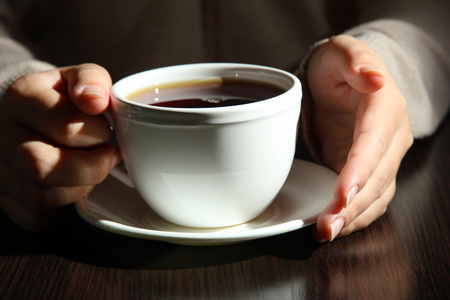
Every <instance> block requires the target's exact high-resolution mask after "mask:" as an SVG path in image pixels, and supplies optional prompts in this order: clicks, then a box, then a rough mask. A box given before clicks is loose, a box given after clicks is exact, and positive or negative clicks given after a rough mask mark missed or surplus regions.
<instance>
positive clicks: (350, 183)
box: [334, 89, 413, 207]
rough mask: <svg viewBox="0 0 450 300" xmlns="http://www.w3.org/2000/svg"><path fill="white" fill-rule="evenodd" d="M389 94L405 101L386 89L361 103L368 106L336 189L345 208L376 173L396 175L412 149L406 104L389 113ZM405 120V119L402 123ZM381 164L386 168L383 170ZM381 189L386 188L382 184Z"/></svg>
mask: <svg viewBox="0 0 450 300" xmlns="http://www.w3.org/2000/svg"><path fill="white" fill-rule="evenodd" d="M388 94H389V95H391V96H390V97H399V98H400V97H401V99H403V97H402V96H401V94H399V93H398V95H395V93H394V92H390V91H385V90H384V89H383V91H380V92H378V93H375V94H372V95H370V96H367V98H371V99H370V100H367V101H365V103H362V104H363V106H365V107H364V110H363V113H360V114H361V116H357V118H356V126H355V132H354V142H353V145H352V146H351V148H350V151H349V153H348V156H347V161H346V163H345V166H344V168H343V169H342V171H341V172H340V174H339V177H338V179H337V181H336V184H335V189H334V195H335V199H336V201H337V202H338V203H340V205H342V206H343V207H346V206H348V205H349V204H350V202H351V201H352V198H353V197H354V196H355V195H356V193H357V192H358V191H360V190H362V189H363V188H364V186H365V185H366V183H367V181H368V180H369V178H371V177H372V176H373V174H374V172H375V170H376V169H379V170H391V171H390V174H395V173H396V172H397V170H398V167H399V164H400V161H401V159H402V158H403V156H404V155H405V154H406V151H407V150H408V149H409V147H410V146H411V145H412V142H413V138H412V134H411V130H410V129H409V122H408V120H407V113H406V103H405V101H403V102H402V101H398V102H400V103H401V104H400V105H398V107H397V108H396V109H390V108H388V107H386V103H387V101H384V99H386V98H387V99H389V96H388ZM402 116H404V118H406V119H405V120H403V119H402ZM393 141H395V142H393ZM388 151H389V154H387V153H388ZM383 159H384V160H385V162H384V164H382V160H383ZM386 162H388V163H387V164H386ZM381 164H382V165H383V167H380V165H381ZM380 178H382V177H380ZM379 187H380V188H383V187H384V184H383V183H382V182H381V181H380V184H379ZM381 191H383V190H381Z"/></svg>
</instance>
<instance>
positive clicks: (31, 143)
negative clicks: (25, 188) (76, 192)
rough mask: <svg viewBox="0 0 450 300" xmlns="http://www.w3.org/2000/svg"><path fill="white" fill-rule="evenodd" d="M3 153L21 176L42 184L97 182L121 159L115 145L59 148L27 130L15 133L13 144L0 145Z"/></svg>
mask: <svg viewBox="0 0 450 300" xmlns="http://www.w3.org/2000/svg"><path fill="white" fill-rule="evenodd" d="M18 130H19V129H18ZM0 154H1V157H2V158H3V161H5V162H7V163H8V164H9V165H10V166H11V168H13V169H15V170H17V172H18V173H19V174H20V175H21V176H23V177H25V178H27V179H28V180H30V181H32V182H34V183H36V184H38V185H40V186H88V185H95V184H98V183H100V182H102V181H103V180H104V179H105V178H106V176H107V175H108V173H109V171H110V169H111V167H112V166H113V165H115V164H117V162H119V161H120V153H119V152H118V150H116V148H115V147H113V146H109V145H105V146H101V147H98V148H95V149H93V150H79V149H68V148H59V147H55V146H53V145H52V144H51V143H48V141H46V140H43V139H42V138H41V137H40V136H38V135H36V134H34V133H32V132H27V131H25V132H19V133H18V134H15V135H11V136H10V139H9V143H6V144H5V145H3V147H0Z"/></svg>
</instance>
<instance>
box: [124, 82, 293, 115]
mask: <svg viewBox="0 0 450 300" xmlns="http://www.w3.org/2000/svg"><path fill="white" fill-rule="evenodd" d="M285 91H286V90H285V89H283V88H281V87H279V86H277V85H275V84H272V83H265V82H261V81H254V80H246V79H237V78H210V79H204V80H196V81H186V82H174V83H170V84H161V85H154V86H149V87H147V88H144V89H141V90H138V91H136V92H133V93H131V94H129V95H128V96H127V98H128V99H129V100H132V101H135V102H139V103H144V104H148V105H152V106H161V107H176V108H211V107H223V106H232V105H242V104H248V103H252V102H256V101H262V100H266V99H271V98H273V97H276V96H278V95H280V94H282V93H284V92H285Z"/></svg>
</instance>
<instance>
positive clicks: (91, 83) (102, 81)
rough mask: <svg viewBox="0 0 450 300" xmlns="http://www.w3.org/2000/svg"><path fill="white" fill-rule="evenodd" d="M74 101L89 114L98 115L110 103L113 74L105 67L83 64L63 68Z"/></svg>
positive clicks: (69, 92) (81, 109) (70, 95)
mask: <svg viewBox="0 0 450 300" xmlns="http://www.w3.org/2000/svg"><path fill="white" fill-rule="evenodd" d="M62 76H63V78H64V80H65V81H66V82H67V86H68V88H69V90H68V94H69V97H70V99H71V101H72V103H73V104H74V105H75V106H76V107H77V108H78V109H79V110H80V111H82V112H84V113H85V114H88V115H98V114H100V113H102V112H103V111H105V110H106V108H107V107H108V105H109V90H110V88H111V85H112V81H111V76H110V75H109V73H108V71H106V70H105V69H104V68H103V67H101V66H99V65H95V64H83V65H79V66H74V67H67V68H64V69H62Z"/></svg>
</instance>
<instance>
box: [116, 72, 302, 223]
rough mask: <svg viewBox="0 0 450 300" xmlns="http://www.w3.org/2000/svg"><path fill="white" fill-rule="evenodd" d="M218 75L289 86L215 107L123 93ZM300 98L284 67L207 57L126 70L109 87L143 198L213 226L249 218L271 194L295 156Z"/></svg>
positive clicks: (165, 212) (167, 213) (173, 215)
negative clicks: (158, 102) (172, 104)
mask: <svg viewBox="0 0 450 300" xmlns="http://www.w3.org/2000/svg"><path fill="white" fill-rule="evenodd" d="M217 77H221V78H242V79H246V80H254V81H260V82H268V83H272V84H275V85H278V86H279V87H282V88H283V89H285V90H286V92H284V93H282V94H280V95H278V96H276V97H273V98H271V99H267V100H263V101H257V102H253V103H249V104H244V105H235V106H228V107H217V108H167V107H158V106H151V105H147V104H140V103H137V102H134V101H131V100H129V99H127V96H128V95H129V94H130V93H132V92H135V91H137V90H141V89H143V88H146V87H149V86H155V87H157V86H158V85H161V84H167V83H173V82H186V81H192V80H197V79H209V78H217ZM301 97H302V90H301V84H300V81H299V80H298V79H297V77H295V76H294V75H292V74H290V73H288V72H285V71H282V70H278V69H274V68H270V67H264V66H257V65H248V64H231V63H205V64H191V65H180V66H172V67H166V68H160V69H154V70H150V71H145V72H142V73H138V74H135V75H131V76H129V77H126V78H124V79H122V80H120V81H118V82H117V83H115V84H114V85H113V87H112V93H111V98H112V103H111V110H112V115H113V123H114V125H113V126H114V128H115V130H116V136H117V140H118V143H119V147H120V151H121V153H122V157H123V160H124V163H125V166H126V169H127V172H128V176H129V177H130V178H131V181H132V183H133V185H134V186H135V188H136V189H137V190H138V192H139V194H140V195H141V196H142V198H143V199H144V200H145V201H146V202H147V203H148V205H149V206H150V207H151V208H152V209H153V210H154V211H155V212H156V213H158V214H159V215H160V216H161V217H163V218H164V219H166V220H168V221H169V222H172V223H175V224H178V225H181V226H187V227H200V228H213V227H225V226H232V225H236V224H240V223H244V222H247V221H249V220H251V219H253V218H255V217H257V216H258V215H259V214H261V213H262V212H263V211H264V210H265V209H266V208H267V207H268V206H269V205H270V203H271V202H272V200H273V199H274V198H275V197H276V195H277V193H278V192H279V191H280V189H281V187H282V186H283V184H284V182H285V180H286V178H287V175H288V173H289V170H290V168H291V165H292V161H293V158H294V152H295V145H296V135H297V126H298V119H299V115H300V102H301ZM124 181H126V180H124ZM124 201H126V199H125V200H124Z"/></svg>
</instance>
